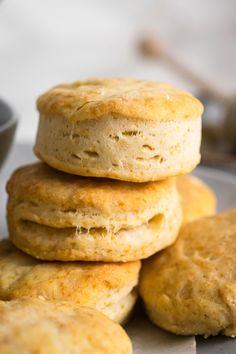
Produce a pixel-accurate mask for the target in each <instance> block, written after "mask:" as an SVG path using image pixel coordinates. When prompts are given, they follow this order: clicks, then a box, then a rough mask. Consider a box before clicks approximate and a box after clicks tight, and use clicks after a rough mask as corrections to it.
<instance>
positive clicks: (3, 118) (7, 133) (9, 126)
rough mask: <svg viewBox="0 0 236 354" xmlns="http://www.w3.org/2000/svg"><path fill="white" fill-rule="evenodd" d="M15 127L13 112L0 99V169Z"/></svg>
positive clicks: (15, 119) (15, 121)
mask: <svg viewBox="0 0 236 354" xmlns="http://www.w3.org/2000/svg"><path fill="white" fill-rule="evenodd" d="M16 126H17V117H16V114H15V112H14V110H13V109H12V108H11V107H10V106H9V104H7V103H6V102H5V101H3V100H2V99H0V168H1V167H2V164H3V162H4V160H5V158H6V157H7V154H8V152H9V150H10V147H11V145H12V142H13V138H14V135H15V130H16Z"/></svg>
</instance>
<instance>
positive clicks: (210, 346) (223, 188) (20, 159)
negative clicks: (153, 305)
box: [0, 145, 236, 354]
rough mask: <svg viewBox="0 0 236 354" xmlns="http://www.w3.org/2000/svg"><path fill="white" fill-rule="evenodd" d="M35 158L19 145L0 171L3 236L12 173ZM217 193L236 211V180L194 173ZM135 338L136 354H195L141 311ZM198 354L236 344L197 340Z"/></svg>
mask: <svg viewBox="0 0 236 354" xmlns="http://www.w3.org/2000/svg"><path fill="white" fill-rule="evenodd" d="M34 159H35V158H34V157H33V154H32V151H31V147H30V146H29V145H15V146H14V148H13V151H12V152H11V155H10V158H9V159H8V161H7V163H6V165H5V166H4V168H3V170H2V171H0V235H1V236H3V237H4V236H6V234H7V227H6V221H5V203H6V194H5V183H6V180H7V179H8V177H9V175H10V173H11V172H12V171H13V170H14V169H15V168H16V167H18V166H19V165H22V164H26V163H29V162H32V161H33V160H34ZM194 174H195V175H197V176H198V177H200V178H202V179H203V180H204V181H205V182H206V183H208V184H209V185H210V186H211V187H212V188H213V189H214V191H215V192H216V194H217V197H218V210H219V211H222V210H226V209H230V208H233V207H236V177H235V176H234V175H230V174H228V173H224V172H221V171H218V170H214V169H209V168H205V167H204V168H203V167H199V168H197V169H196V170H195V172H194ZM127 331H128V333H129V335H130V336H131V339H132V342H133V346H134V354H141V353H142V354H159V353H161V354H195V353H196V347H195V340H194V337H181V336H175V335H172V334H169V333H167V332H165V331H162V330H160V329H158V328H157V327H155V326H154V325H152V323H151V322H149V320H148V319H147V318H146V316H145V315H144V314H143V312H142V310H141V309H139V311H138V313H137V314H136V315H135V316H134V317H133V318H132V319H131V321H130V323H129V324H128V325H127ZM197 353H198V354H222V353H224V354H235V353H236V340H232V339H228V338H225V337H223V336H218V337H215V338H210V339H207V340H204V339H197Z"/></svg>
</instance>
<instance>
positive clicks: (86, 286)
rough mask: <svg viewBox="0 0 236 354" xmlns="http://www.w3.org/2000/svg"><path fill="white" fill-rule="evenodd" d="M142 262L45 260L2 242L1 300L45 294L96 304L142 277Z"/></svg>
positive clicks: (0, 248)
mask: <svg viewBox="0 0 236 354" xmlns="http://www.w3.org/2000/svg"><path fill="white" fill-rule="evenodd" d="M139 269H140V262H139V261H137V262H128V263H99V262H93V263H91V262H90V263H89V262H69V263H61V262H42V261H40V260H37V259H35V258H33V257H31V256H29V255H27V254H25V253H23V252H21V251H20V250H18V249H17V248H16V247H14V246H13V245H12V244H11V243H10V242H9V241H8V240H2V241H1V242H0V299H1V300H10V299H13V298H18V297H22V296H23V297H43V298H44V299H49V300H60V299H61V300H62V299H63V300H70V301H74V302H78V303H81V304H94V303H95V302H96V301H98V300H99V299H100V298H102V297H103V296H106V295H107V294H109V292H110V291H118V290H120V289H122V288H123V287H126V286H129V285H130V284H133V283H134V282H135V281H137V279H138V273H139Z"/></svg>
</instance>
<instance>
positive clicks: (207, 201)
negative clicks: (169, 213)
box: [176, 175, 216, 223]
mask: <svg viewBox="0 0 236 354" xmlns="http://www.w3.org/2000/svg"><path fill="white" fill-rule="evenodd" d="M176 182H177V188H178V191H179V193H180V197H181V201H182V208H183V223H187V222H190V221H193V220H195V219H198V218H201V217H203V216H210V215H213V214H215V212H216V195H215V193H214V191H213V190H212V189H211V188H210V187H209V186H208V185H207V184H206V183H204V182H203V181H202V180H200V179H199V178H197V177H195V176H191V175H184V176H179V177H177V179H176Z"/></svg>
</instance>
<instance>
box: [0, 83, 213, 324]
mask: <svg viewBox="0 0 236 354" xmlns="http://www.w3.org/2000/svg"><path fill="white" fill-rule="evenodd" d="M37 107H38V110H39V113H40V120H39V126H38V133H37V139H36V144H35V147H34V152H35V154H36V156H37V157H38V158H39V159H40V160H42V161H43V162H38V163H35V164H32V165H27V166H24V167H21V168H19V169H18V170H16V171H15V172H14V173H13V175H12V176H11V178H10V180H9V182H8V184H7V192H8V194H9V201H8V226H9V238H10V240H11V241H12V243H13V244H14V245H15V246H16V247H17V248H15V247H14V246H13V245H12V244H10V243H9V241H4V242H2V244H1V246H0V253H1V260H0V264H1V267H2V268H4V269H5V275H4V277H5V279H4V280H3V279H1V277H2V275H1V274H0V284H3V283H4V286H2V285H1V286H0V298H2V299H8V300H9V299H16V298H19V297H40V298H43V299H47V300H67V301H72V302H75V303H78V304H81V305H87V306H90V307H94V308H96V309H98V310H100V311H101V312H103V313H105V314H106V315H108V316H109V317H110V318H112V319H114V320H116V321H118V322H123V321H124V320H125V319H126V318H127V316H128V314H129V313H130V311H131V309H132V307H133V305H134V303H135V300H136V297H137V291H136V286H137V283H138V274H139V269H140V260H141V259H144V258H147V257H149V256H151V255H153V254H154V253H156V252H158V251H160V250H161V249H164V248H166V247H167V246H169V245H171V244H172V243H173V242H174V241H175V240H176V237H177V235H178V232H179V229H180V226H181V224H182V206H181V202H180V198H179V193H178V191H177V187H176V179H175V178H174V176H177V175H182V174H186V173H188V172H190V171H192V170H193V168H194V167H195V166H196V165H197V164H198V163H199V160H200V153H199V149H200V141H201V114H202V110H203V108H202V105H201V103H200V102H199V101H198V100H197V99H196V98H194V97H193V96H192V95H190V94H188V93H186V92H183V91H180V90H178V89H176V88H174V87H172V86H170V85H167V84H160V83H155V82H145V81H137V80H122V79H117V80H89V81H78V82H74V83H72V84H63V85H59V86H56V87H54V88H52V89H51V90H49V91H48V92H46V93H45V94H43V95H42V96H41V97H39V99H38V101H37ZM186 178H187V179H186V180H185V181H182V182H179V183H180V184H181V185H182V189H181V188H180V189H181V190H183V189H184V185H185V184H188V183H190V184H191V183H192V181H191V182H189V181H188V177H186ZM187 194H188V192H187V193H186V192H185V195H187ZM213 199H214V198H213V197H212V198H211V197H210V203H209V205H210V206H209V208H208V209H207V210H198V211H196V214H201V213H202V214H204V213H205V214H207V213H209V212H211V211H213V210H212V209H214V200H213ZM187 209H188V208H186V210H187ZM193 217H194V216H193ZM190 218H191V215H190ZM185 221H186V220H185ZM18 249H19V250H18ZM22 251H23V252H25V253H23V252H22ZM42 261H44V262H42ZM49 261H56V262H53V263H52V262H49ZM88 261H89V262H88ZM98 261H99V262H100V263H98ZM104 262H106V263H104Z"/></svg>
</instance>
